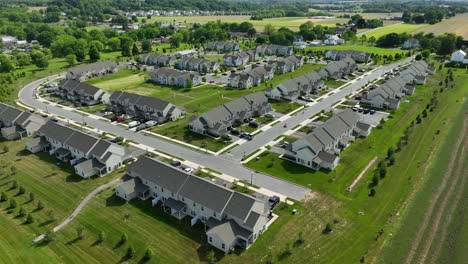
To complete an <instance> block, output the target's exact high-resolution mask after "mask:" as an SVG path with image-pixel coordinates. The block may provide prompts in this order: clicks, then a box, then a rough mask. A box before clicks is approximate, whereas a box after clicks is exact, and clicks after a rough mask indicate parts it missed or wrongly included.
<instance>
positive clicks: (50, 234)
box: [43, 230, 55, 243]
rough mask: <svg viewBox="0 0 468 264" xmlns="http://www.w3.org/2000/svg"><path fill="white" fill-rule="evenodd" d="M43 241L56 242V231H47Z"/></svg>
mask: <svg viewBox="0 0 468 264" xmlns="http://www.w3.org/2000/svg"><path fill="white" fill-rule="evenodd" d="M43 241H44V242H45V243H51V242H54V241H55V233H54V232H53V231H52V230H49V231H47V232H46V233H45V234H44V238H43Z"/></svg>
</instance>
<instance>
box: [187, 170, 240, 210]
mask: <svg viewBox="0 0 468 264" xmlns="http://www.w3.org/2000/svg"><path fill="white" fill-rule="evenodd" d="M179 194H180V195H182V196H184V197H187V198H188V199H190V200H192V201H195V202H197V203H199V204H201V205H203V206H205V207H207V208H209V209H211V210H213V211H215V212H221V211H223V209H224V207H225V206H226V203H227V202H228V201H229V199H230V198H231V195H232V194H233V192H232V191H231V190H228V189H225V188H223V187H221V186H218V185H215V184H213V183H211V182H208V181H206V180H204V179H201V178H198V177H189V178H188V180H187V183H186V184H184V185H183V186H182V188H181V189H180V192H179Z"/></svg>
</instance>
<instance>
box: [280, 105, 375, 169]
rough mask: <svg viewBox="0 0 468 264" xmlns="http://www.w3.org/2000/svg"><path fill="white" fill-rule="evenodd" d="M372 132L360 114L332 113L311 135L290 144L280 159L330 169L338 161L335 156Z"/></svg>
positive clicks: (309, 166) (348, 111)
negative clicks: (356, 138)
mask: <svg viewBox="0 0 468 264" xmlns="http://www.w3.org/2000/svg"><path fill="white" fill-rule="evenodd" d="M371 129H372V127H371V126H370V125H369V124H367V123H365V122H362V121H361V117H360V115H359V114H357V113H355V112H353V111H352V110H351V109H346V110H344V111H342V112H340V113H337V114H334V115H333V116H332V117H330V118H329V119H328V120H327V121H325V122H324V123H323V124H322V125H320V126H319V127H317V128H315V129H314V130H313V131H312V132H311V133H309V134H307V135H305V136H304V137H302V138H301V139H298V140H296V141H294V142H292V143H291V144H289V145H288V146H287V147H286V150H285V153H284V155H283V157H284V158H285V159H288V160H291V161H292V162H295V163H297V164H299V165H302V166H305V167H308V168H311V169H314V170H319V169H322V168H323V169H328V170H333V169H334V168H335V167H336V166H337V165H338V162H339V160H340V157H339V156H338V154H339V153H340V152H341V151H342V150H344V149H345V148H346V147H348V146H349V144H350V143H351V142H352V141H354V139H355V137H358V136H367V135H369V134H370V131H371Z"/></svg>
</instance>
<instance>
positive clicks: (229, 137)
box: [222, 134, 232, 141]
mask: <svg viewBox="0 0 468 264" xmlns="http://www.w3.org/2000/svg"><path fill="white" fill-rule="evenodd" d="M222 138H223V139H225V140H228V141H231V140H232V137H231V136H230V135H228V134H225V135H223V136H222Z"/></svg>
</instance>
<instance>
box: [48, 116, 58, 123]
mask: <svg viewBox="0 0 468 264" xmlns="http://www.w3.org/2000/svg"><path fill="white" fill-rule="evenodd" d="M49 120H50V121H52V122H55V123H57V122H58V121H59V120H58V119H57V118H55V117H52V118H50V119H49Z"/></svg>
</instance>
